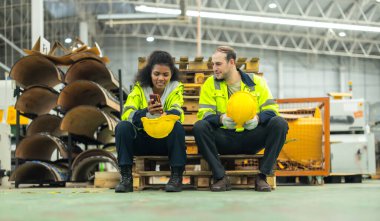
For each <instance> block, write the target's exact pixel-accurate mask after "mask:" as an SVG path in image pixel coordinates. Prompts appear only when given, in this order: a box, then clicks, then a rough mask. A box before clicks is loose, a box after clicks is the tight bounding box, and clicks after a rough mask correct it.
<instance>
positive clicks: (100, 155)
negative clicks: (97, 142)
mask: <svg viewBox="0 0 380 221" xmlns="http://www.w3.org/2000/svg"><path fill="white" fill-rule="evenodd" d="M99 163H110V164H111V165H112V166H113V167H114V168H116V169H118V166H117V159H116V157H115V156H114V154H112V153H111V152H108V151H106V150H101V149H91V150H87V151H84V152H82V153H81V154H79V155H78V156H77V157H76V158H75V160H74V161H73V164H72V167H71V168H72V171H73V173H72V177H71V180H72V181H81V182H83V181H90V180H92V178H93V176H94V174H95V172H96V171H97V167H98V165H99Z"/></svg>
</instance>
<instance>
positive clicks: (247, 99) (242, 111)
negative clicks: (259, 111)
mask: <svg viewBox="0 0 380 221" xmlns="http://www.w3.org/2000/svg"><path fill="white" fill-rule="evenodd" d="M256 108H257V99H256V97H255V96H253V95H252V94H250V93H249V92H246V91H238V92H235V93H234V94H232V96H231V97H230V99H229V100H228V103H227V116H228V117H230V118H232V119H233V120H234V122H235V123H236V132H241V131H244V127H243V125H244V123H245V122H247V121H248V120H251V119H253V118H254V116H255V115H256Z"/></svg>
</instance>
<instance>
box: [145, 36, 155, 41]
mask: <svg viewBox="0 0 380 221" xmlns="http://www.w3.org/2000/svg"><path fill="white" fill-rule="evenodd" d="M146 41H147V42H153V41H154V37H153V36H149V37H147V38H146Z"/></svg>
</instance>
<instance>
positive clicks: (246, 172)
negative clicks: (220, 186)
mask: <svg viewBox="0 0 380 221" xmlns="http://www.w3.org/2000/svg"><path fill="white" fill-rule="evenodd" d="M259 173H260V171H259V170H226V174H227V175H228V176H254V175H256V174H259ZM138 175H139V176H170V171H139V172H138ZM183 175H184V176H211V175H212V172H211V171H185V172H184V173H183Z"/></svg>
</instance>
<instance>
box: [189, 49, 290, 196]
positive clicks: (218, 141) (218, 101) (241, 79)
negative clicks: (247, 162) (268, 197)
mask: <svg viewBox="0 0 380 221" xmlns="http://www.w3.org/2000/svg"><path fill="white" fill-rule="evenodd" d="M212 63H213V71H214V76H211V77H209V78H208V79H207V80H206V82H205V83H204V84H203V85H202V88H201V94H200V99H199V110H198V115H197V117H198V120H199V121H197V122H196V123H195V125H194V128H193V132H194V136H195V141H196V143H197V146H198V148H199V150H200V153H201V154H202V156H203V157H204V158H205V159H206V161H207V162H208V164H209V166H210V167H211V170H212V173H213V178H214V183H213V185H211V191H226V190H231V184H230V181H229V179H228V177H227V176H226V174H225V169H224V167H223V165H222V164H221V162H220V159H219V154H256V153H257V152H259V151H260V150H261V149H263V148H265V152H264V157H263V158H262V160H261V163H260V168H259V169H260V173H259V174H258V175H257V176H256V178H255V190H256V191H264V192H270V191H271V188H270V186H269V185H268V183H267V181H266V176H267V175H270V174H272V173H273V167H274V165H275V163H276V160H277V157H278V155H279V153H280V151H281V148H282V146H283V145H284V143H285V139H286V134H287V132H288V124H287V122H286V121H285V120H284V119H283V118H281V117H280V116H278V105H277V104H276V103H275V101H274V100H273V97H272V94H271V92H270V90H269V88H268V86H267V83H266V82H265V80H264V79H263V78H261V77H258V76H253V74H252V75H248V74H246V73H244V72H243V71H241V70H239V69H237V67H236V52H235V50H234V49H233V48H231V47H228V46H220V47H218V48H217V49H216V51H215V53H214V54H213V55H212ZM237 91H247V92H249V93H251V94H253V95H255V96H257V102H258V105H257V106H258V107H257V113H258V114H257V115H256V116H254V117H253V118H252V119H250V120H248V121H247V122H245V123H244V125H243V126H244V129H245V130H244V131H243V132H236V131H235V126H236V123H235V122H234V121H233V120H232V119H231V118H229V117H228V116H227V115H226V112H227V102H228V99H229V98H230V97H231V95H232V94H233V93H235V92H237Z"/></svg>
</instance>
